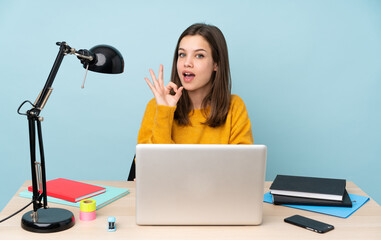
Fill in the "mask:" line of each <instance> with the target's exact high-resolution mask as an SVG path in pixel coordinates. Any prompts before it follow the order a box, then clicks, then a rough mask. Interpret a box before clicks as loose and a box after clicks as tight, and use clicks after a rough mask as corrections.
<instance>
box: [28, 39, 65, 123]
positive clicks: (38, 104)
mask: <svg viewBox="0 0 381 240" xmlns="http://www.w3.org/2000/svg"><path fill="white" fill-rule="evenodd" d="M57 45H59V46H60V49H59V51H58V54H57V57H56V60H55V61H54V64H53V67H52V69H51V71H50V74H49V76H48V79H47V80H46V83H45V86H44V88H43V89H42V91H41V92H40V94H39V95H38V97H37V99H36V101H35V102H34V107H35V109H36V110H35V111H34V112H35V114H36V115H37V116H38V114H39V113H40V111H41V110H42V109H43V108H44V106H45V104H46V102H47V100H48V98H49V96H50V93H51V91H52V84H53V81H54V79H55V77H56V75H57V72H58V69H59V68H60V66H61V63H62V60H63V58H64V56H65V55H67V54H69V53H70V49H71V48H70V46H69V45H67V44H66V42H61V43H59V42H58V43H57Z"/></svg>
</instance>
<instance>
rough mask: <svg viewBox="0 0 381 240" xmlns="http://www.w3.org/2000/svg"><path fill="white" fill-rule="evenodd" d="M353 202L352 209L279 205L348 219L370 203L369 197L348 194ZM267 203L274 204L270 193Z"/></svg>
mask: <svg viewBox="0 0 381 240" xmlns="http://www.w3.org/2000/svg"><path fill="white" fill-rule="evenodd" d="M348 195H349V197H350V199H351V200H352V207H333V206H312V205H279V206H285V207H292V208H297V209H301V210H306V211H311V212H317V213H323V214H327V215H331V216H335V217H341V218H347V217H349V216H350V215H352V214H353V213H354V212H356V211H357V209H359V208H360V207H361V206H362V205H364V204H365V203H366V202H367V201H369V198H368V197H363V196H359V195H355V194H348ZM263 201H264V202H266V203H273V197H272V195H271V193H270V192H268V193H266V194H265V195H264V197H263Z"/></svg>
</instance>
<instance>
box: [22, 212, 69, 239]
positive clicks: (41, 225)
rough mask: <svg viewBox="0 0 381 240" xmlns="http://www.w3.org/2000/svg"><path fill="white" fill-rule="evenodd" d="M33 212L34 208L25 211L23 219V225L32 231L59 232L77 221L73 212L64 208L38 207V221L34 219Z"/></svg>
mask: <svg viewBox="0 0 381 240" xmlns="http://www.w3.org/2000/svg"><path fill="white" fill-rule="evenodd" d="M32 213H33V210H32V211H29V212H27V213H25V214H24V215H23V217H22V219H21V227H22V228H23V229H25V230H27V231H31V232H38V233H51V232H59V231H63V230H66V229H69V228H71V227H72V226H74V223H75V219H74V215H73V213H72V212H70V211H69V210H66V209H62V208H46V209H45V208H40V209H38V210H37V214H38V219H37V221H33V219H32V216H31V214H32Z"/></svg>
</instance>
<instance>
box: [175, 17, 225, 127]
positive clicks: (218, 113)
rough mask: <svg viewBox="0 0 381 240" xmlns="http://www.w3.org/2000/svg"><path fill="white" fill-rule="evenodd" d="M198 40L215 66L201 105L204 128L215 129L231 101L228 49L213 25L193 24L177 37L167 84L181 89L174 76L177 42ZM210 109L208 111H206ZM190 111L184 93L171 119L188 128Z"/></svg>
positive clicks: (223, 120) (188, 102)
mask: <svg viewBox="0 0 381 240" xmlns="http://www.w3.org/2000/svg"><path fill="white" fill-rule="evenodd" d="M194 35H200V36H202V37H203V38H204V39H205V40H206V41H207V42H208V43H209V45H210V48H211V50H212V57H213V61H214V62H215V63H216V64H217V71H215V72H213V74H212V76H211V82H212V87H211V90H210V92H209V93H208V94H207V95H206V97H205V98H204V99H203V101H202V109H203V110H204V115H205V116H207V120H206V122H205V123H204V124H207V125H208V126H210V127H218V126H220V125H222V124H224V123H225V121H226V116H227V114H228V112H229V107H230V98H231V77H230V68H229V57H228V47H227V44H226V41H225V37H224V35H223V34H222V32H221V30H220V29H219V28H217V27H216V26H213V25H208V24H203V23H197V24H193V25H191V26H190V27H188V28H187V29H186V30H185V31H184V32H183V33H182V34H181V35H180V37H179V40H178V42H177V45H176V49H175V55H174V57H173V64H172V74H171V81H172V82H174V83H175V84H176V85H177V86H182V85H181V81H180V78H179V75H178V73H177V59H178V49H179V45H180V41H181V40H182V39H183V38H184V37H185V36H194ZM208 106H210V111H208V112H206V108H207V107H208ZM192 110H193V106H192V102H191V100H190V99H189V95H188V93H187V91H186V90H185V89H184V90H183V92H182V95H181V97H180V99H179V101H178V102H177V108H176V111H175V119H176V120H177V121H178V123H179V124H180V125H189V124H190V121H189V117H188V115H189V113H190V112H191V111H192Z"/></svg>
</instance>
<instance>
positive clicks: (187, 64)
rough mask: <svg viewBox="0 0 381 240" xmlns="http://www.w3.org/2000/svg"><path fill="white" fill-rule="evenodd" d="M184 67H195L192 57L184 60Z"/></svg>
mask: <svg viewBox="0 0 381 240" xmlns="http://www.w3.org/2000/svg"><path fill="white" fill-rule="evenodd" d="M184 67H193V60H192V58H191V57H189V56H188V57H187V58H186V59H185V62H184Z"/></svg>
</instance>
